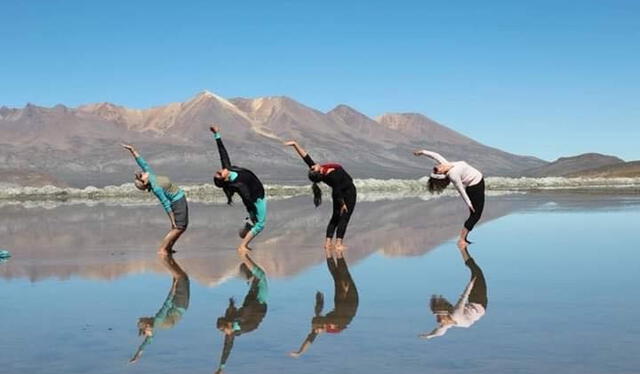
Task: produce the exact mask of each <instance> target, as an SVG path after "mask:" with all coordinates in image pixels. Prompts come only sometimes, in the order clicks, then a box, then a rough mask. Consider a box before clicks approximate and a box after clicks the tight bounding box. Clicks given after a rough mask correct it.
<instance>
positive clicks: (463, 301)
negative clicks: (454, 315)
mask: <svg viewBox="0 0 640 374" xmlns="http://www.w3.org/2000/svg"><path fill="white" fill-rule="evenodd" d="M475 283H476V278H475V277H473V278H472V279H471V280H470V281H469V283H467V287H466V288H465V289H464V292H462V295H460V298H459V299H458V302H457V303H456V305H455V306H454V309H461V308H463V307H464V304H466V303H467V301H468V300H469V295H470V294H471V290H473V285H474V284H475Z"/></svg>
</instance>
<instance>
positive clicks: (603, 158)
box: [523, 153, 624, 177]
mask: <svg viewBox="0 0 640 374" xmlns="http://www.w3.org/2000/svg"><path fill="white" fill-rule="evenodd" d="M623 162H624V161H623V160H622V159H620V158H618V157H615V156H609V155H603V154H600V153H584V154H581V155H578V156H573V157H561V158H559V159H557V160H556V161H553V162H552V163H550V164H547V165H543V166H540V167H537V168H533V169H529V170H525V171H524V172H523V174H524V175H525V176H528V177H561V176H567V175H569V174H572V173H577V172H580V171H583V170H589V169H593V168H596V167H601V166H607V165H615V164H619V163H623Z"/></svg>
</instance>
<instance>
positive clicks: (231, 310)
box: [216, 297, 238, 329]
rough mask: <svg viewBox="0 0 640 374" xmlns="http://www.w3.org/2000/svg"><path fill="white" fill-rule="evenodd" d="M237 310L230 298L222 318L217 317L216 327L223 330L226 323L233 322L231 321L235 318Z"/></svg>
mask: <svg viewBox="0 0 640 374" xmlns="http://www.w3.org/2000/svg"><path fill="white" fill-rule="evenodd" d="M237 314H238V309H237V308H236V302H235V300H234V299H233V298H232V297H231V298H229V305H228V306H227V309H226V310H225V311H224V316H222V317H219V318H218V320H217V321H216V326H217V327H218V329H223V328H224V327H225V326H226V325H227V323H229V322H233V320H234V319H235V318H236V317H237Z"/></svg>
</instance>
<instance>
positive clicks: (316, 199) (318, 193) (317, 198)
mask: <svg viewBox="0 0 640 374" xmlns="http://www.w3.org/2000/svg"><path fill="white" fill-rule="evenodd" d="M307 177H308V178H309V180H310V181H311V182H313V184H312V185H311V191H313V204H314V205H315V206H316V208H317V207H319V206H320V204H322V190H321V189H320V186H318V183H320V182H322V173H321V172H319V171H314V170H313V169H309V174H307Z"/></svg>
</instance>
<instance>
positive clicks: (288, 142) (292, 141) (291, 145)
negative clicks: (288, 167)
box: [282, 140, 298, 147]
mask: <svg viewBox="0 0 640 374" xmlns="http://www.w3.org/2000/svg"><path fill="white" fill-rule="evenodd" d="M282 144H284V145H286V146H289V147H295V146H296V145H298V143H297V142H296V141H295V140H289V141H286V142H284V143H282Z"/></svg>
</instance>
